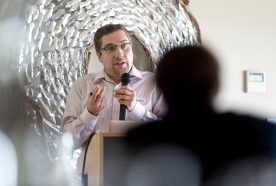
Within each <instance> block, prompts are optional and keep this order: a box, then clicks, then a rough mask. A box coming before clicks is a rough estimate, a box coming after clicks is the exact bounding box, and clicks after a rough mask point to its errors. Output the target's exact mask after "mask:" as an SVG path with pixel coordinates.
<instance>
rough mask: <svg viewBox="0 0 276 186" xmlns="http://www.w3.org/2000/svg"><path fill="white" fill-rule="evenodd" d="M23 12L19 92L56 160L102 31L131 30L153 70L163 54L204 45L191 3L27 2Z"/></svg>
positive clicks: (166, 0) (162, 0) (155, 0)
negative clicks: (68, 112) (67, 110)
mask: <svg viewBox="0 0 276 186" xmlns="http://www.w3.org/2000/svg"><path fill="white" fill-rule="evenodd" d="M24 11H25V18H24V20H25V32H26V33H27V34H28V36H27V37H26V39H25V41H24V45H23V46H22V48H21V51H20V59H19V60H18V72H19V73H20V75H21V79H20V86H21V89H22V92H23V94H25V95H26V100H27V102H28V106H27V109H28V114H29V115H30V117H31V118H32V121H33V126H34V127H35V128H36V131H37V132H38V134H40V135H41V136H43V137H45V140H46V143H47V144H48V146H49V155H50V158H51V159H53V160H55V159H56V158H57V157H56V149H57V144H56V143H55V140H56V139H57V137H58V136H59V135H60V134H61V133H62V132H61V124H60V121H61V117H62V114H63V110H64V106H65V101H66V96H67V94H68V90H69V87H70V86H71V85H72V82H73V81H74V80H76V79H77V78H78V77H80V76H82V75H84V74H85V73H87V69H88V65H89V60H88V59H89V58H90V57H91V51H92V49H93V42H92V38H93V35H94V33H95V31H96V29H97V28H98V27H100V26H102V25H105V24H107V23H121V24H124V25H126V27H127V29H129V30H130V31H131V34H132V37H133V38H135V40H136V41H138V43H139V44H140V45H141V46H142V49H143V50H144V54H146V55H147V57H148V59H149V62H150V63H151V64H150V66H151V67H152V69H153V70H154V69H155V64H156V61H157V60H158V58H159V57H160V56H161V55H162V52H163V51H164V49H166V48H168V47H172V46H174V45H177V44H180V43H182V44H187V45H190V44H197V43H199V42H200V33H199V28H198V25H197V23H196V21H195V19H194V18H193V17H192V15H191V14H190V13H189V11H188V1H187V0H185V1H180V0H178V1H177V0H26V2H25V9H24ZM140 48H141V47H140Z"/></svg>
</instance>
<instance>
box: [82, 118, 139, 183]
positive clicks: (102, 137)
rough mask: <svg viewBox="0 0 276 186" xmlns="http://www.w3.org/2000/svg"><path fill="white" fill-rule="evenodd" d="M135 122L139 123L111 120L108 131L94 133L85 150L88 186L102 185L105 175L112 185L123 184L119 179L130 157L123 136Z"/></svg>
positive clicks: (122, 177) (121, 177)
mask: <svg viewBox="0 0 276 186" xmlns="http://www.w3.org/2000/svg"><path fill="white" fill-rule="evenodd" d="M137 124H139V123H137V122H129V121H111V123H110V132H108V133H105V132H101V131H97V132H96V133H95V135H94V136H93V137H92V139H91V141H90V144H89V147H88V151H87V159H86V161H87V163H88V164H87V168H88V186H104V182H105V180H106V179H105V177H108V180H109V181H110V180H112V185H124V184H120V182H123V180H120V179H124V176H123V175H124V174H125V173H124V171H125V170H126V169H125V167H126V166H127V164H128V163H129V161H130V158H129V157H128V153H126V147H125V146H124V144H123V143H124V141H123V136H125V133H126V131H127V130H128V129H130V128H131V127H134V126H137ZM108 185H110V184H108Z"/></svg>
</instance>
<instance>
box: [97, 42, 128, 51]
mask: <svg viewBox="0 0 276 186" xmlns="http://www.w3.org/2000/svg"><path fill="white" fill-rule="evenodd" d="M122 46H125V47H122ZM130 46H131V42H122V43H120V44H117V45H115V44H107V45H106V46H105V47H103V48H101V50H103V51H105V52H106V53H108V54H112V53H113V52H115V51H116V50H117V48H118V47H120V48H121V49H122V50H126V49H128V48H129V47H130ZM108 48H109V49H110V50H108Z"/></svg>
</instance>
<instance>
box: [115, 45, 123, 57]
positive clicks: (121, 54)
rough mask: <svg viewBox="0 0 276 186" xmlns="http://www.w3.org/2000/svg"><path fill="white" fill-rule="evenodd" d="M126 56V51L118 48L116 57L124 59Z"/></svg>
mask: <svg viewBox="0 0 276 186" xmlns="http://www.w3.org/2000/svg"><path fill="white" fill-rule="evenodd" d="M123 55H124V50H123V49H121V46H117V47H116V49H115V56H116V57H122V56H123Z"/></svg>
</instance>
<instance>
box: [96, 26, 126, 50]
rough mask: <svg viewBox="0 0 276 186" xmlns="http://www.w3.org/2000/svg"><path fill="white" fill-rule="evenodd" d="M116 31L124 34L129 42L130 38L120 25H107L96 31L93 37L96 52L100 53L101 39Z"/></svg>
mask: <svg viewBox="0 0 276 186" xmlns="http://www.w3.org/2000/svg"><path fill="white" fill-rule="evenodd" d="M118 30H122V31H124V32H125V33H126V36H127V37H128V39H129V41H130V42H131V37H130V34H129V32H128V30H127V29H126V28H125V26H124V25H122V24H107V25H104V26H102V27H100V28H98V29H97V31H96V32H95V35H94V45H95V50H96V52H97V53H98V52H100V50H101V47H102V37H103V36H105V35H108V34H110V33H113V32H116V31H118Z"/></svg>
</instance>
